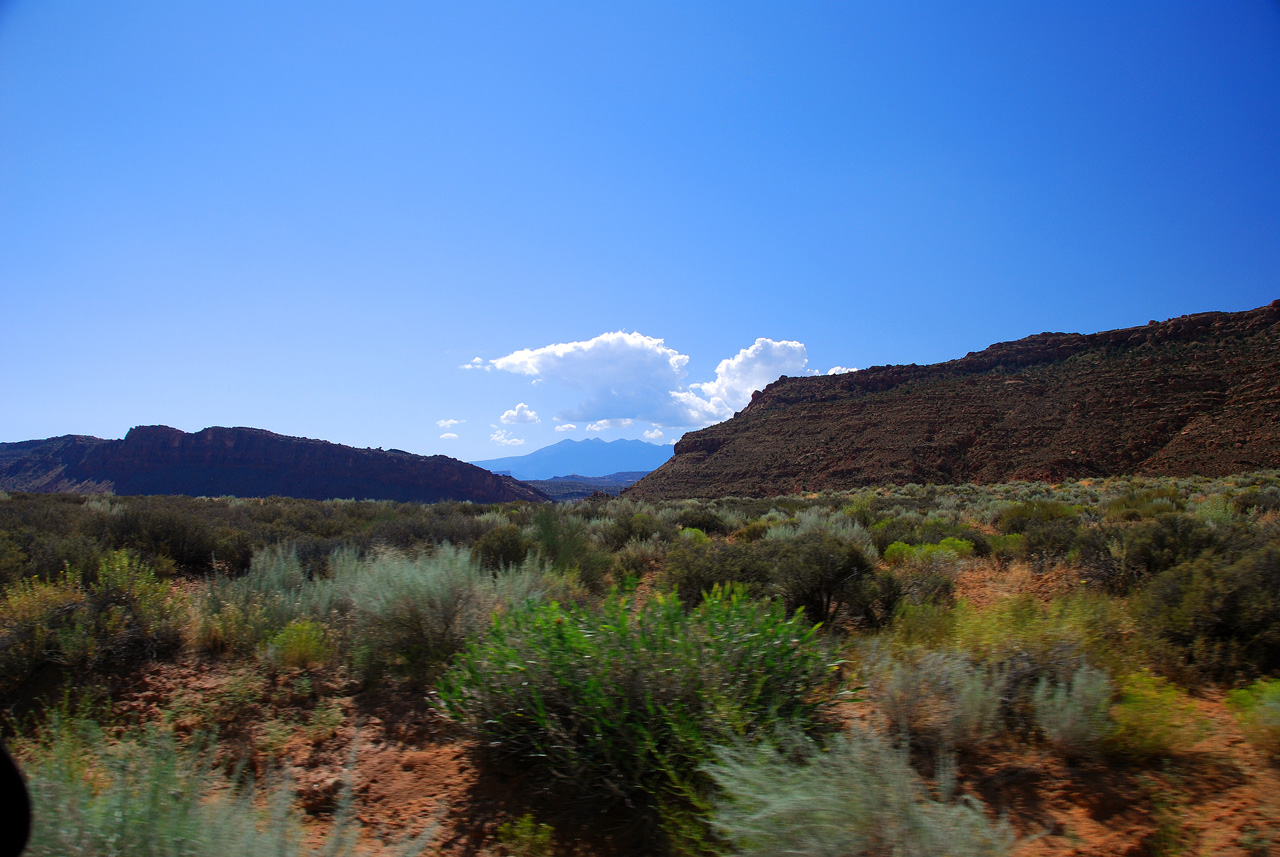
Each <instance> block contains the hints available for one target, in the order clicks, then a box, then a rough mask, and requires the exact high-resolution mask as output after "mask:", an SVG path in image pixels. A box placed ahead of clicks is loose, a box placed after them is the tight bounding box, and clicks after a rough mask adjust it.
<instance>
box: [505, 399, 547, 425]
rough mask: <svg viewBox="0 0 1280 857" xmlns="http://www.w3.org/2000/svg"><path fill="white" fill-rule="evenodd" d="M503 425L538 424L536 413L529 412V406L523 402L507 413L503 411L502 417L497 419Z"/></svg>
mask: <svg viewBox="0 0 1280 857" xmlns="http://www.w3.org/2000/svg"><path fill="white" fill-rule="evenodd" d="M498 419H499V420H501V422H502V424H503V425H507V426H509V425H514V424H515V423H540V422H542V420H540V419H538V414H537V412H536V411H533V410H530V408H529V406H528V405H526V404H525V403H524V402H521V403H520V404H518V405H516V406H515V407H514V408H512V409H511V410H509V411H503V413H502V416H501V417H499V418H498Z"/></svg>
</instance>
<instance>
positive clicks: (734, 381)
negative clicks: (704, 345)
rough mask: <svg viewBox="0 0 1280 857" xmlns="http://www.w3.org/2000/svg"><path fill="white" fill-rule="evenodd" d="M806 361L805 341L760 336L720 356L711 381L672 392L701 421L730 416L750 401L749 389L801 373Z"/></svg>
mask: <svg viewBox="0 0 1280 857" xmlns="http://www.w3.org/2000/svg"><path fill="white" fill-rule="evenodd" d="M808 362H809V358H808V355H807V352H806V351H805V347H804V343H802V342H796V341H794V340H790V339H784V340H782V341H781V342H778V341H775V340H772V339H765V338H764V337H760V338H759V339H757V340H756V341H755V344H754V345H752V346H751V347H750V348H744V349H742V350H741V351H739V352H738V353H737V354H735V355H734V356H733V357H730V358H728V359H726V360H721V361H720V365H718V366H717V367H716V379H715V380H714V381H704V382H701V383H697V384H690V385H689V389H688V390H687V391H676V392H672V394H671V395H672V397H673V398H674V399H676V401H678V402H680V404H681V405H683V406H684V407H685V408H687V409H688V411H689V413H690V414H691V415H695V416H697V417H699V418H701V419H702V420H703V421H704V422H717V421H719V420H724V419H728V418H729V417H731V416H733V412H734V411H737V410H739V409H741V408H743V407H744V406H745V405H746V404H747V403H748V402H750V401H751V394H752V393H754V392H755V391H756V390H763V389H764V388H765V387H766V386H767V385H769V384H770V383H772V382H773V381H776V380H777V379H778V377H779V376H780V375H797V374H801V373H803V372H804V367H805V364H806V363H808Z"/></svg>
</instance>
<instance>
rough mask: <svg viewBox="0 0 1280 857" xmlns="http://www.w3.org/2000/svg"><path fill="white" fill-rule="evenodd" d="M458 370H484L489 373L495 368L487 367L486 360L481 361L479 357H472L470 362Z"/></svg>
mask: <svg viewBox="0 0 1280 857" xmlns="http://www.w3.org/2000/svg"><path fill="white" fill-rule="evenodd" d="M458 368H459V369H483V370H484V371H486V372H488V371H489V370H490V369H492V368H493V367H491V366H487V365H485V362H484V360H482V359H480V358H479V357H472V358H471V361H470V362H468V363H463V364H462V365H461V366H459V367H458Z"/></svg>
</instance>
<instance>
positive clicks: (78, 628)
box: [0, 551, 179, 694]
mask: <svg viewBox="0 0 1280 857" xmlns="http://www.w3.org/2000/svg"><path fill="white" fill-rule="evenodd" d="M178 613H179V606H178V599H177V597H176V596H174V595H173V593H172V588H171V586H170V584H169V583H167V582H165V581H161V580H159V579H157V578H156V576H155V573H154V572H153V571H152V570H151V568H150V567H149V566H147V565H145V564H143V563H142V562H140V561H139V560H138V559H137V558H136V557H135V556H133V555H132V554H129V553H127V552H125V551H115V552H112V553H109V554H107V555H106V556H104V557H103V558H102V560H101V562H99V564H98V567H97V570H96V572H95V573H94V574H92V575H91V576H90V580H89V581H88V582H87V583H85V582H84V581H83V579H82V576H81V575H80V574H79V573H77V572H76V571H74V570H73V569H71V568H67V569H64V571H63V572H62V574H61V575H59V576H58V577H56V578H55V579H53V580H48V581H46V580H40V579H38V578H28V579H27V580H22V581H18V582H17V583H14V584H11V585H10V586H9V587H7V588H6V589H5V591H4V594H3V597H2V598H0V694H4V693H7V692H10V691H12V690H13V689H14V688H16V687H17V686H19V685H20V684H21V683H22V682H23V681H25V680H26V679H27V678H28V677H29V676H30V675H31V674H32V673H33V672H34V671H35V670H36V669H38V668H40V667H41V666H44V665H53V666H56V667H61V668H63V669H64V670H67V671H69V672H70V673H72V674H81V673H85V672H88V671H91V670H95V669H100V668H103V667H118V666H121V665H123V664H125V663H128V662H129V661H130V660H131V659H134V658H140V657H143V658H145V657H154V656H155V655H156V654H157V653H158V652H160V651H162V650H165V649H170V648H173V647H176V646H177V644H178V642H179V634H178V621H177V615H178Z"/></svg>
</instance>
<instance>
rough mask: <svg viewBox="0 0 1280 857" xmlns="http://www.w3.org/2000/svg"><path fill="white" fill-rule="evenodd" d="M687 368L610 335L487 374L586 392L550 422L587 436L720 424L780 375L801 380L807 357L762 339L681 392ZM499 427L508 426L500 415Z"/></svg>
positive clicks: (528, 352)
mask: <svg viewBox="0 0 1280 857" xmlns="http://www.w3.org/2000/svg"><path fill="white" fill-rule="evenodd" d="M688 362H689V357H688V356H687V355H684V354H681V353H680V352H678V351H676V350H675V349H674V348H670V347H668V346H667V344H666V342H665V341H664V340H662V339H657V338H655V337H652V336H645V335H643V334H641V333H625V332H623V331H616V332H613V333H604V334H601V335H600V336H597V337H595V338H594V339H588V340H584V341H581V342H564V343H558V344H554V345H547V346H544V347H542V348H526V349H522V350H520V351H514V352H512V353H511V354H508V355H507V356H505V357H499V358H497V359H496V360H490V361H489V362H488V363H487V364H485V368H493V369H498V370H500V371H503V372H512V373H514V374H517V375H532V376H535V380H547V381H555V382H559V383H560V384H563V385H566V386H569V387H573V388H576V389H579V390H582V391H584V395H583V396H582V400H581V401H580V403H579V404H578V405H577V406H575V407H573V408H570V409H569V410H567V411H564V412H562V413H560V414H557V415H556V419H557V420H560V419H564V420H569V421H572V422H575V423H577V422H584V421H585V422H588V423H589V425H587V427H586V430H587V431H602V430H604V429H606V428H617V427H621V426H624V425H630V424H631V423H632V422H635V421H636V420H642V421H644V422H649V423H653V424H654V425H655V426H668V427H671V426H703V425H710V424H711V423H715V422H719V421H720V420H724V419H727V418H729V417H730V416H732V414H733V412H734V411H736V410H739V409H740V408H742V407H743V406H744V405H746V404H747V402H749V401H750V400H751V394H752V393H753V392H754V391H756V390H759V389H763V388H764V387H765V385H767V384H769V383H770V382H772V381H774V380H776V379H777V377H778V376H779V375H783V374H787V375H799V374H804V373H805V368H804V367H805V364H807V363H808V355H807V353H806V351H805V347H804V345H803V344H802V343H800V342H794V341H791V340H781V341H776V340H773V339H766V338H763V337H761V338H760V339H757V340H756V341H755V344H753V345H752V346H751V347H750V348H744V349H742V350H741V351H739V352H738V353H737V354H736V355H735V356H733V357H730V358H728V359H726V360H722V361H720V364H719V365H718V366H717V367H716V377H715V380H713V381H704V382H700V383H693V384H687V385H686V384H685V383H684V378H685V376H686V375H687V374H688V370H687V368H686V367H687V364H688ZM472 364H475V361H474V360H473V361H472ZM810 374H814V373H812V372H811V373H810ZM507 413H508V414H510V413H512V412H510V411H508V412H507ZM624 420H626V421H627V422H625V423H624V422H623V421H624ZM503 422H504V423H509V422H510V421H509V420H508V419H507V415H505V414H504V415H503Z"/></svg>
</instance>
